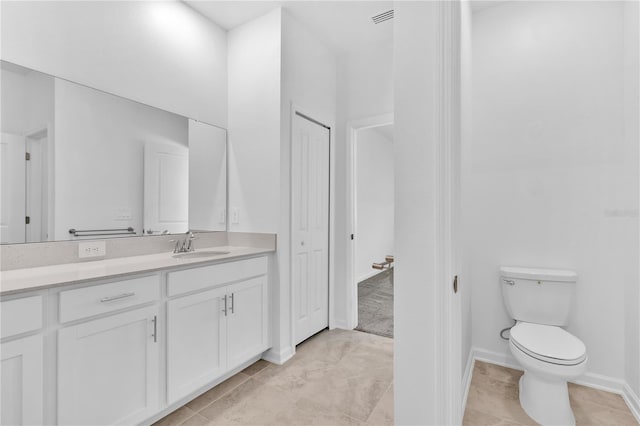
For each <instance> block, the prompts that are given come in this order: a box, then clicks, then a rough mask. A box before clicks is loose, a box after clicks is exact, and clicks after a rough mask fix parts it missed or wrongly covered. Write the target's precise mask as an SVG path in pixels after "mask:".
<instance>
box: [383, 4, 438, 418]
mask: <svg viewBox="0 0 640 426" xmlns="http://www.w3.org/2000/svg"><path fill="white" fill-rule="evenodd" d="M439 6H440V5H439V2H398V3H396V5H395V7H394V10H395V18H394V20H395V22H394V55H393V64H394V67H395V72H394V77H393V82H394V91H395V93H394V108H395V110H394V119H395V122H394V141H393V142H394V155H395V164H396V165H397V167H395V191H394V193H395V213H394V214H395V228H394V235H395V256H396V260H395V263H396V266H395V270H394V282H395V288H394V290H395V291H394V321H395V322H394V327H395V330H394V336H395V340H394V383H393V385H394V401H395V403H394V413H395V419H394V423H395V424H398V425H418V424H419V425H431V424H438V423H439V422H438V419H439V418H440V417H439V412H440V406H439V402H438V401H439V398H441V397H444V395H442V393H441V392H440V390H439V389H437V384H436V380H435V379H436V378H437V377H438V374H439V371H438V368H437V367H438V364H437V363H438V353H439V348H438V345H437V344H434V343H435V342H438V341H439V336H438V333H437V332H436V327H435V322H436V315H437V312H438V306H437V301H436V295H437V290H436V287H437V285H436V284H437V283H436V263H437V262H436V261H437V259H438V258H439V254H438V252H437V247H436V240H437V230H436V229H435V228H436V227H435V224H436V197H435V196H434V194H435V193H436V191H437V179H436V173H435V171H436V167H435V164H436V158H437V155H436V146H437V143H438V141H437V140H436V138H435V132H434V131H433V129H434V128H435V127H436V121H435V114H436V112H435V110H434V106H435V102H433V99H434V97H435V96H436V94H437V93H438V88H437V87H436V85H435V82H436V80H437V72H436V69H437V68H438V64H437V63H436V61H437V57H438V56H437V50H436V43H435V40H437V39H438V38H437V26H436V25H435V24H436V22H437V21H436V19H437V17H438V7H439ZM416 52H420V54H416Z"/></svg>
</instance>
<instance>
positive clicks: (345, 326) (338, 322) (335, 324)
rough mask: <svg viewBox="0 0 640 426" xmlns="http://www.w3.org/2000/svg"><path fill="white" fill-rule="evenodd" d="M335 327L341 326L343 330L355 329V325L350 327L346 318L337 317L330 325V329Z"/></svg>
mask: <svg viewBox="0 0 640 426" xmlns="http://www.w3.org/2000/svg"><path fill="white" fill-rule="evenodd" d="M334 328H340V329H342V330H353V329H354V328H355V327H349V323H347V321H346V320H339V319H336V320H335V321H333V324H331V325H330V326H329V329H331V330H333V329H334Z"/></svg>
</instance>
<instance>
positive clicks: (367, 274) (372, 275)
mask: <svg viewBox="0 0 640 426" xmlns="http://www.w3.org/2000/svg"><path fill="white" fill-rule="evenodd" d="M384 271H385V270H382V271H378V270H373V271H371V272H367V273H366V274H364V275H362V276H359V277H358V283H361V282H362V281H364V280H368V279H369V278H371V277H375V276H376V275H378V274H381V273H383V272H384Z"/></svg>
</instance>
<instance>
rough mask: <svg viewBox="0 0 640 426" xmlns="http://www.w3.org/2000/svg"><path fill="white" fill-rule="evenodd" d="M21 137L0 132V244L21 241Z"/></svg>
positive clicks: (23, 214) (23, 191)
mask: <svg viewBox="0 0 640 426" xmlns="http://www.w3.org/2000/svg"><path fill="white" fill-rule="evenodd" d="M25 164H26V161H25V138H24V136H21V135H15V134H11V133H2V138H1V139H0V179H2V182H0V186H1V187H0V191H1V194H2V195H1V196H2V200H1V201H0V202H1V203H2V206H0V211H1V213H0V238H1V240H2V243H3V244H7V243H24V242H25V235H26V234H25V217H26V216H25V203H26V201H25V196H26V191H25Z"/></svg>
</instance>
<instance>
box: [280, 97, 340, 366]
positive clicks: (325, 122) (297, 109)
mask: <svg viewBox="0 0 640 426" xmlns="http://www.w3.org/2000/svg"><path fill="white" fill-rule="evenodd" d="M290 114H291V115H290V120H289V153H288V154H289V176H288V177H289V212H288V213H289V218H290V220H289V227H288V230H289V238H288V241H287V242H288V244H289V255H288V256H287V258H288V262H289V265H288V273H289V288H290V289H291V291H290V295H291V296H290V298H289V313H290V316H289V322H290V324H291V327H290V330H289V332H290V334H289V338H290V339H291V340H290V341H291V349H292V355H293V354H295V353H296V322H295V318H296V310H295V300H296V296H297V291H296V288H295V286H294V285H293V260H294V259H293V250H292V249H293V235H294V230H293V220H291V219H292V218H293V213H294V212H293V207H294V204H293V195H294V194H293V185H292V182H293V143H294V133H293V126H294V120H295V118H296V115H301V116H302V117H303V118H306V119H310V120H311V121H315V122H316V123H318V124H319V125H321V126H324V127H328V130H329V235H328V238H329V256H328V257H329V262H328V263H329V264H328V271H327V277H328V279H329V294H328V297H329V305H328V306H329V312H328V316H329V318H328V324H329V329H333V328H335V318H334V300H333V295H334V281H335V280H334V271H335V266H334V265H335V238H334V232H335V151H336V150H335V139H336V138H335V123H334V121H333V120H331V119H329V118H328V117H324V116H323V115H322V114H317V113H316V112H314V111H311V110H309V109H307V108H304V107H301V106H300V105H297V104H296V103H294V102H292V103H291V108H290Z"/></svg>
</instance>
